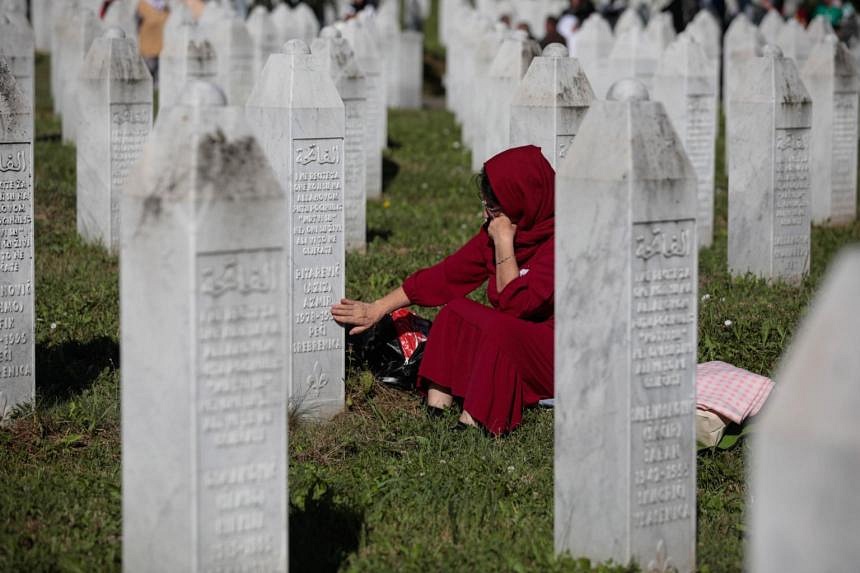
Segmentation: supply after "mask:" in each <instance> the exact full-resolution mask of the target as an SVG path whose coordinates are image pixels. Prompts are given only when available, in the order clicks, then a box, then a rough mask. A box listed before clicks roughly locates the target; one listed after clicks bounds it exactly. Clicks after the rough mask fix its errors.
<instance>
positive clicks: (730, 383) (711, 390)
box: [696, 361, 773, 424]
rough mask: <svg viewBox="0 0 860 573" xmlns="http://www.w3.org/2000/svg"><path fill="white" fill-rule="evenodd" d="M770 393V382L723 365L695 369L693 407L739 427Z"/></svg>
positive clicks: (710, 365)
mask: <svg viewBox="0 0 860 573" xmlns="http://www.w3.org/2000/svg"><path fill="white" fill-rule="evenodd" d="M772 389H773V380H771V379H770V378H766V377H764V376H759V375H758V374H753V373H752V372H748V371H746V370H744V369H742V368H737V367H736V366H732V365H731V364H727V363H725V362H719V361H714V362H705V363H704V364H699V365H698V366H697V367H696V407H697V408H700V409H702V410H711V411H712V412H716V413H717V414H719V415H721V416H722V417H724V418H726V419H729V420H731V421H732V422H735V423H736V424H740V423H742V422H743V421H744V420H746V419H747V418H748V417H750V416H755V415H756V414H757V413H758V411H759V410H761V407H762V405H764V402H765V400H767V397H768V396H769V395H770V391H771V390H772Z"/></svg>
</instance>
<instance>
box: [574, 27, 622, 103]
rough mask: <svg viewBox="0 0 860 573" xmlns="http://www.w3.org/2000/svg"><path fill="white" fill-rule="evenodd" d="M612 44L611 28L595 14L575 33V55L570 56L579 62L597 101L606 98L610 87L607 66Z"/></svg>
mask: <svg viewBox="0 0 860 573" xmlns="http://www.w3.org/2000/svg"><path fill="white" fill-rule="evenodd" d="M614 42H615V38H614V37H613V36H612V28H610V27H609V23H608V22H607V21H606V20H605V19H604V18H603V16H601V15H600V14H598V13H597V12H595V13H594V14H592V15H591V16H589V17H588V18H586V19H585V22H583V24H582V26H581V27H580V28H579V31H578V32H577V33H576V53H574V54H571V56H573V57H575V58H576V59H578V60H579V64H580V65H581V66H582V69H583V70H585V75H586V76H587V77H588V81H589V82H590V83H591V87H592V88H593V89H594V93H595V95H597V97H598V99H603V98H605V97H606V92H607V91H609V86H610V85H611V82H610V78H609V74H608V69H607V66H608V65H609V64H608V61H609V54H610V52H612V44H613V43H614Z"/></svg>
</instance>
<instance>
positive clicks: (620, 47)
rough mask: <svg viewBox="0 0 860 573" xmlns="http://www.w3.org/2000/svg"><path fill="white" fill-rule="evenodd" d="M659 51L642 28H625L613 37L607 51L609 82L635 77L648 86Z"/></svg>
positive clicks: (658, 47) (655, 66)
mask: <svg viewBox="0 0 860 573" xmlns="http://www.w3.org/2000/svg"><path fill="white" fill-rule="evenodd" d="M661 51H662V49H661V48H660V46H658V45H657V44H654V43H652V41H651V39H650V38H649V37H648V34H647V33H646V32H645V30H644V29H643V28H641V27H639V26H631V27H630V28H628V29H626V30H625V31H623V32H622V33H621V35H618V36H616V37H615V44H613V46H612V51H611V52H610V53H609V60H608V69H609V78H610V81H611V83H615V82H617V81H619V80H621V79H624V78H636V79H637V80H639V81H640V82H642V83H643V84H645V86H646V87H649V88H650V86H651V81H652V79H653V77H654V71H655V70H656V68H657V59H658V58H659V56H660V52H661Z"/></svg>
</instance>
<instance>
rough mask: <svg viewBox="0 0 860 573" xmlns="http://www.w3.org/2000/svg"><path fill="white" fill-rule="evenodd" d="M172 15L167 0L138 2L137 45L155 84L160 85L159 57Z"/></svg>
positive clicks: (142, 0) (141, 0) (143, 0)
mask: <svg viewBox="0 0 860 573" xmlns="http://www.w3.org/2000/svg"><path fill="white" fill-rule="evenodd" d="M169 15H170V9H169V8H168V6H167V2H166V0H140V2H138V4H137V22H138V24H137V45H138V49H139V51H140V55H141V56H142V57H143V61H145V62H146V67H148V68H149V73H150V74H152V84H153V86H158V58H159V56H160V55H161V49H162V47H163V46H164V24H165V23H166V22H167V17H168V16H169Z"/></svg>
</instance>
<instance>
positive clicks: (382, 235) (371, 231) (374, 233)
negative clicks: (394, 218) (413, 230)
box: [364, 227, 392, 243]
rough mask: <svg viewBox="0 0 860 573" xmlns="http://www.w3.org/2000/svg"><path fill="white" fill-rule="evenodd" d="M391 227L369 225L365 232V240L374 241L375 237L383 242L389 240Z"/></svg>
mask: <svg viewBox="0 0 860 573" xmlns="http://www.w3.org/2000/svg"><path fill="white" fill-rule="evenodd" d="M391 233H392V231H391V229H379V228H375V227H368V228H367V232H366V233H365V234H364V240H365V241H367V242H368V243H372V242H373V240H374V239H377V238H378V239H379V240H381V241H382V242H384V243H385V242H388V239H389V238H390V237H391Z"/></svg>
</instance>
